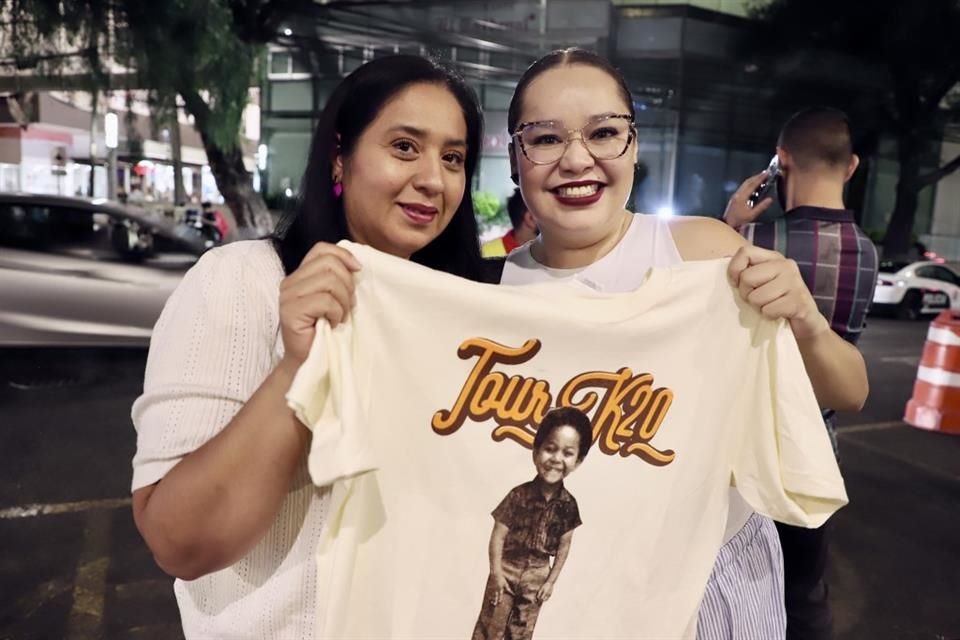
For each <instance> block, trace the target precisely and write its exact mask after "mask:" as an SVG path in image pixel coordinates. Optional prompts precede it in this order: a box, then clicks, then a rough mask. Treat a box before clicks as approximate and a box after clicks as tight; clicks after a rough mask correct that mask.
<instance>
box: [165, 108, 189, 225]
mask: <svg viewBox="0 0 960 640" xmlns="http://www.w3.org/2000/svg"><path fill="white" fill-rule="evenodd" d="M167 126H168V127H170V158H171V159H172V160H173V204H174V206H177V207H180V206H183V205H184V204H186V203H187V193H186V191H185V190H184V188H183V145H182V144H181V142H180V117H179V116H178V114H177V107H176V99H174V107H173V117H172V118H171V119H170V122H169V123H168V124H167Z"/></svg>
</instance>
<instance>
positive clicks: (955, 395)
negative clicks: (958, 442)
mask: <svg viewBox="0 0 960 640" xmlns="http://www.w3.org/2000/svg"><path fill="white" fill-rule="evenodd" d="M903 421H904V422H906V423H907V424H909V425H913V426H914V427H918V428H920V429H928V430H930V431H943V432H945V433H956V434H960V317H957V316H954V315H953V313H952V312H950V311H949V310H947V311H943V312H941V313H940V315H938V316H937V317H936V319H935V320H934V321H933V322H931V323H930V330H929V331H928V332H927V342H926V344H925V345H924V346H923V356H922V357H921V358H920V367H919V368H918V369H917V380H916V382H915V383H914V385H913V397H912V398H910V401H909V402H907V409H906V412H905V415H904V417H903Z"/></svg>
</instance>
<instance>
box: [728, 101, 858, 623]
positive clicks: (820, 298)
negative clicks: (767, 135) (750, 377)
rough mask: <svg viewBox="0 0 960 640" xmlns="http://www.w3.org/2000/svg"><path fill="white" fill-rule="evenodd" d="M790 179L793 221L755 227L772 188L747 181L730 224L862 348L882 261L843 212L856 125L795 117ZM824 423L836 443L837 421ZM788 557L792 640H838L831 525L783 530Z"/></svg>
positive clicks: (786, 151)
mask: <svg viewBox="0 0 960 640" xmlns="http://www.w3.org/2000/svg"><path fill="white" fill-rule="evenodd" d="M777 156H778V159H779V164H780V171H781V173H782V175H781V176H780V177H779V178H778V179H777V191H778V196H779V198H780V203H781V205H782V207H783V209H784V211H786V215H785V216H784V217H782V218H779V219H777V220H775V221H773V222H769V223H756V222H754V220H756V219H757V217H758V216H759V215H760V214H762V213H763V212H764V211H765V210H766V209H767V208H768V207H769V206H770V205H771V204H772V203H773V199H772V198H766V199H765V200H762V201H760V202H758V203H757V204H756V206H754V207H753V208H750V207H748V206H747V198H748V197H749V196H750V194H751V193H753V192H754V191H755V190H756V189H757V188H758V187H759V186H760V184H761V183H762V182H763V181H764V180H765V179H767V178H768V176H767V172H766V171H764V172H762V173H760V174H757V175H755V176H752V177H751V178H748V179H747V180H746V181H744V183H743V184H742V185H740V188H739V189H737V191H736V192H735V193H734V194H733V196H732V197H731V198H730V202H729V203H728V204H727V210H726V212H725V213H724V220H725V221H726V222H727V223H728V224H730V225H731V226H733V227H735V228H737V229H738V230H740V232H741V233H742V234H743V235H744V236H745V237H746V238H747V239H748V240H749V241H751V242H752V243H753V244H754V245H756V246H759V247H763V248H765V249H771V250H775V251H777V252H779V253H781V254H783V255H785V256H786V257H787V258H788V259H791V260H793V261H794V262H796V263H797V266H798V268H799V270H800V274H801V276H802V277H803V280H804V282H805V283H806V285H807V288H809V289H810V292H811V293H812V294H813V297H814V300H816V303H817V308H818V309H819V310H820V313H822V314H823V316H824V317H825V318H826V319H827V320H828V321H829V322H830V327H831V328H832V329H833V330H834V331H835V332H836V333H837V334H839V335H840V336H841V337H842V338H844V339H845V340H847V341H849V342H851V343H856V341H857V339H858V338H859V337H860V333H861V332H862V331H863V325H864V318H865V317H866V315H867V309H868V307H869V305H870V301H871V300H872V298H873V290H874V287H875V285H876V281H877V251H876V248H875V247H874V246H873V243H872V242H871V241H870V238H868V237H867V235H866V234H865V233H864V232H863V230H862V229H860V227H858V226H857V224H856V223H855V222H854V219H853V212H852V211H851V210H849V209H846V208H845V207H844V203H843V187H844V184H845V183H846V182H847V180H849V179H850V176H852V175H853V172H854V171H856V169H857V165H858V164H859V162H860V160H859V158H857V156H856V155H855V154H854V153H853V150H852V144H851V134H850V124H849V122H848V120H847V117H846V115H845V114H844V113H843V112H841V111H838V110H836V109H828V108H813V109H806V110H804V111H801V112H799V113H797V114H795V115H794V116H793V117H791V118H790V120H788V121H787V123H786V124H785V125H784V127H783V129H782V130H781V132H780V139H779V140H778V142H777ZM823 416H824V421H825V423H826V426H827V429H828V431H829V432H830V436H831V439H833V441H834V451H836V436H835V433H834V424H833V411H831V410H830V409H829V408H824V411H823ZM777 530H778V531H779V533H780V543H781V546H782V547H783V558H784V577H785V585H786V586H785V598H786V608H787V639H788V640H829V639H831V638H833V628H832V627H833V620H832V614H831V611H830V603H829V593H828V588H827V583H826V579H825V573H826V568H827V547H828V545H827V531H826V525H824V527H821V528H820V529H801V528H797V527H791V526H789V525H784V524H781V523H779V522H778V523H777Z"/></svg>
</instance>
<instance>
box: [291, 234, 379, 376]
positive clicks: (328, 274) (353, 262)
mask: <svg viewBox="0 0 960 640" xmlns="http://www.w3.org/2000/svg"><path fill="white" fill-rule="evenodd" d="M359 270H360V263H359V262H358V261H357V259H356V258H354V257H353V254H351V253H350V252H349V251H347V250H346V249H344V248H342V247H338V246H336V245H334V244H329V243H327V242H318V243H317V244H315V245H313V248H311V249H310V251H309V252H308V253H307V255H306V256H304V258H303V261H302V262H301V263H300V266H299V267H298V268H297V270H296V271H294V272H293V273H291V274H290V275H289V276H287V277H286V278H284V279H283V281H282V282H281V283H280V335H281V337H282V338H283V349H284V356H283V359H284V361H285V362H286V363H287V364H289V365H290V366H291V367H296V368H299V366H300V365H301V364H302V363H303V361H304V360H306V358H307V354H308V353H309V352H310V345H312V344H313V338H314V336H315V335H316V333H317V330H316V326H317V322H319V321H321V320H326V321H327V322H329V323H330V326H331V327H335V326H337V325H338V324H339V323H340V322H342V321H343V320H344V319H345V318H346V317H347V314H348V313H349V312H350V310H351V309H352V308H353V305H354V302H355V300H354V288H353V274H354V273H355V272H357V271H359Z"/></svg>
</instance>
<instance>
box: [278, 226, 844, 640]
mask: <svg viewBox="0 0 960 640" xmlns="http://www.w3.org/2000/svg"><path fill="white" fill-rule="evenodd" d="M341 246H344V247H345V248H346V249H348V250H349V251H351V252H352V253H353V254H354V255H355V256H356V257H357V258H358V259H359V260H360V262H361V263H362V264H363V269H362V271H361V272H360V273H359V275H358V282H357V305H356V307H355V309H354V311H353V313H352V314H351V316H350V319H349V321H348V322H346V323H344V324H341V325H340V326H338V327H337V328H336V330H332V331H331V330H330V329H329V327H328V326H326V325H324V326H323V327H322V328H321V330H320V331H319V332H318V338H317V340H316V341H315V343H314V347H313V349H312V351H311V354H310V356H309V357H308V359H307V361H306V362H305V364H304V365H303V367H302V368H301V370H300V371H299V373H298V374H297V377H296V378H295V380H294V383H293V385H292V387H291V389H290V392H289V394H288V401H289V402H290V404H291V406H292V407H293V408H294V409H295V410H296V412H297V414H298V415H299V416H300V418H301V419H302V420H303V421H304V422H305V423H306V424H307V425H309V426H311V427H312V429H313V443H312V447H311V451H310V456H309V459H308V467H309V471H310V474H311V477H312V478H313V481H314V482H315V483H316V484H318V485H321V486H325V485H331V498H330V501H331V502H330V505H329V508H330V514H331V515H330V518H329V519H328V522H327V526H326V527H325V529H324V532H323V534H322V537H321V541H320V545H319V548H318V551H317V559H318V580H319V581H320V582H321V583H322V584H324V585H325V586H326V588H325V589H324V590H322V592H321V594H320V598H321V600H320V602H319V603H318V606H317V612H318V617H319V618H318V626H317V629H318V637H320V638H337V639H351V640H352V639H355V638H418V639H419V638H467V637H469V636H470V635H471V631H472V629H473V627H474V624H475V623H476V621H477V617H478V614H479V612H480V608H481V599H482V597H483V593H484V587H485V584H486V580H487V575H488V573H489V569H490V567H489V560H488V544H489V541H490V533H491V529H492V525H493V522H492V518H491V516H490V512H491V510H492V509H494V508H495V507H496V506H497V504H499V503H500V501H501V500H502V499H503V496H504V495H506V494H507V492H508V491H509V490H510V489H511V488H513V487H515V486H517V485H518V484H521V483H523V482H526V481H528V480H529V479H530V478H531V477H532V476H533V474H534V465H533V462H532V456H531V443H532V441H533V434H534V432H535V429H536V424H537V423H538V422H539V420H540V419H541V418H542V417H543V414H544V413H545V412H546V411H547V409H549V408H550V407H552V406H555V405H573V406H578V407H580V408H581V409H583V410H584V411H585V412H586V413H588V415H590V416H591V418H592V421H593V427H594V435H595V442H594V444H593V447H592V450H591V452H590V453H589V454H588V456H587V458H586V459H585V460H584V462H583V464H582V465H580V467H579V468H578V469H577V470H576V471H574V472H573V474H571V475H570V476H569V477H567V478H566V479H565V480H564V486H565V487H566V489H567V490H568V491H569V492H570V493H571V494H572V495H573V496H574V498H575V499H576V501H577V504H578V507H579V514H580V517H581V519H582V522H583V524H582V525H581V526H579V527H577V528H576V530H575V532H574V534H573V539H572V544H571V547H570V553H569V557H568V559H567V561H566V564H565V565H564V567H563V569H562V572H561V573H560V575H559V578H558V580H557V583H556V585H555V587H554V590H553V595H552V597H551V598H550V599H549V600H548V601H547V602H546V603H544V605H543V607H542V609H541V611H540V615H539V619H538V620H537V622H536V630H535V637H536V638H538V639H540V640H549V639H561V638H563V639H568V638H599V637H602V638H624V639H627V638H629V639H631V640H639V639H645V638H649V639H654V638H655V639H657V640H663V639H666V638H693V637H695V633H696V618H697V611H698V609H699V605H700V601H701V598H702V595H703V590H704V586H705V584H706V582H707V578H708V577H709V573H710V570H711V568H712V567H713V564H714V560H715V559H716V555H717V551H718V549H719V548H720V546H721V544H722V539H723V531H724V522H725V520H726V514H727V509H728V501H729V491H728V488H729V487H730V485H731V483H733V484H735V485H736V486H737V488H738V489H739V491H740V493H741V494H742V495H743V497H744V498H745V499H746V500H747V501H748V502H749V503H750V505H751V506H752V507H753V508H754V509H756V510H757V511H759V512H760V513H763V514H766V515H768V516H770V517H773V518H775V519H777V520H779V521H781V522H787V523H791V524H795V525H799V526H807V527H815V526H819V525H821V524H823V522H824V521H826V519H827V518H828V517H829V516H830V515H831V514H832V513H833V512H834V511H836V510H837V509H838V508H840V507H841V506H842V505H844V504H845V503H846V501H847V497H846V492H845V490H844V486H843V480H842V478H841V477H840V473H839V470H838V468H837V464H836V461H835V459H834V457H833V453H832V450H831V448H830V442H829V439H828V438H827V435H826V433H825V432H824V430H823V425H822V419H821V417H820V412H819V408H818V406H817V402H816V399H815V398H814V395H813V391H812V389H811V386H810V382H809V380H808V378H807V377H806V374H805V372H804V368H803V362H802V360H801V358H800V353H799V350H798V349H797V345H796V342H795V340H794V338H793V334H792V332H791V331H790V330H789V327H788V326H787V325H786V324H785V323H784V322H782V321H777V322H774V321H769V320H766V319H764V318H762V317H761V316H760V315H759V314H758V313H757V312H756V311H754V310H753V309H752V308H750V307H749V305H747V304H746V303H744V302H742V301H741V300H740V297H739V295H737V293H736V291H735V290H734V289H733V288H732V287H731V286H730V284H729V282H728V281H727V277H726V268H727V263H728V261H727V260H713V261H705V262H690V263H684V264H681V265H678V266H675V267H667V268H655V269H652V270H651V272H650V275H649V277H648V278H647V279H646V281H645V282H644V283H643V284H642V286H640V287H639V288H638V289H636V290H635V291H633V292H630V293H626V294H604V293H598V292H596V291H594V290H592V289H590V288H589V287H586V286H583V285H581V284H577V283H561V284H544V285H528V286H522V287H510V286H503V285H501V286H493V285H483V284H477V283H471V282H467V281H464V280H462V279H459V278H455V277H452V276H449V275H446V274H442V273H437V272H434V271H431V270H429V269H426V268H423V267H421V266H418V265H416V264H413V263H410V262H407V261H403V260H399V259H397V258H393V257H390V256H387V255H385V254H381V253H379V252H377V251H375V250H373V249H370V248H369V247H365V246H360V245H356V244H352V243H349V242H343V243H341ZM653 307H656V309H657V313H655V314H652V313H647V311H648V310H649V309H651V308H653Z"/></svg>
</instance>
